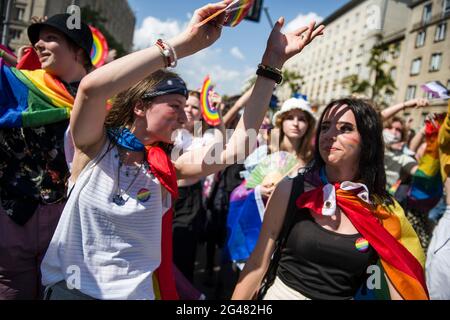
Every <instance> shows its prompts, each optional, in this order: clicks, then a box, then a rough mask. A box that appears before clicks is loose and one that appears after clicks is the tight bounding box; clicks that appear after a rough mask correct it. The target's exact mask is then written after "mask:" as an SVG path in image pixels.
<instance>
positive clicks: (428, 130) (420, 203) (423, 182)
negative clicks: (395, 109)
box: [408, 115, 444, 212]
mask: <svg viewBox="0 0 450 320" xmlns="http://www.w3.org/2000/svg"><path fill="white" fill-rule="evenodd" d="M443 120H444V115H440V116H438V117H437V119H436V120H434V121H431V120H426V121H425V138H426V143H427V148H426V150H425V154H424V155H423V157H422V158H421V159H420V161H419V167H418V168H417V171H416V172H415V173H414V175H413V180H412V184H411V188H410V190H409V192H408V206H410V207H411V208H415V209H417V210H420V211H423V212H428V211H429V210H431V209H432V208H433V207H434V206H435V205H436V204H437V203H438V202H439V200H440V199H441V197H442V194H443V189H444V187H443V184H442V178H441V173H440V161H439V141H438V134H439V129H440V127H441V124H442V122H443Z"/></svg>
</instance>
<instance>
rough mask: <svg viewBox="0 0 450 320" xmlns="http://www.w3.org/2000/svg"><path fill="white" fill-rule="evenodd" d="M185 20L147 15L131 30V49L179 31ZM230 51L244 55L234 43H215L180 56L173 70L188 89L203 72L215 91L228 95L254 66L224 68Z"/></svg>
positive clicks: (199, 81)
mask: <svg viewBox="0 0 450 320" xmlns="http://www.w3.org/2000/svg"><path fill="white" fill-rule="evenodd" d="M187 24H188V21H185V22H182V21H179V20H175V19H167V20H165V21H162V20H159V19H158V18H155V17H151V16H149V17H147V18H145V19H144V20H143V22H142V24H141V25H140V26H138V27H137V29H136V30H135V32H134V49H135V50H139V49H143V48H148V47H149V46H151V45H153V44H154V43H155V42H156V40H157V39H158V38H162V39H170V38H171V37H173V36H176V35H178V34H179V33H180V32H182V30H184V29H185V28H186V27H187ZM230 53H231V55H233V56H234V57H235V58H237V59H239V60H244V59H245V57H244V55H243V54H242V52H241V51H240V50H239V48H237V47H234V48H232V49H231V50H230V51H224V50H222V48H220V47H217V45H215V46H214V47H210V48H207V49H204V50H202V51H200V52H197V53H196V54H194V55H192V56H190V57H187V58H184V59H181V60H180V61H179V62H178V66H177V68H176V69H175V70H174V71H175V72H177V73H179V74H180V76H181V77H183V79H184V80H185V81H186V82H187V85H188V87H189V88H190V89H196V88H199V87H200V86H201V85H202V83H203V80H204V78H205V76H206V75H210V77H211V80H212V82H213V83H214V84H215V85H216V88H217V92H219V93H220V94H227V95H232V94H238V93H241V91H242V89H243V86H244V84H245V82H246V80H247V78H248V77H249V76H250V75H251V74H254V72H255V70H253V69H252V68H250V67H247V66H242V65H238V64H236V66H235V67H234V68H227V67H226V66H225V65H224V62H225V61H228V60H229V54H230ZM242 70H244V71H242Z"/></svg>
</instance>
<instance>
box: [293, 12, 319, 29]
mask: <svg viewBox="0 0 450 320" xmlns="http://www.w3.org/2000/svg"><path fill="white" fill-rule="evenodd" d="M322 20H323V17H321V16H319V15H318V14H317V13H315V12H310V13H308V14H306V15H305V14H301V13H300V14H299V15H298V16H297V17H296V18H295V19H294V20H292V21H290V22H289V23H288V24H287V25H286V27H285V30H284V31H285V32H286V31H294V30H295V29H298V28H301V27H303V26H306V25H308V24H309V23H310V22H311V21H316V23H320V22H322Z"/></svg>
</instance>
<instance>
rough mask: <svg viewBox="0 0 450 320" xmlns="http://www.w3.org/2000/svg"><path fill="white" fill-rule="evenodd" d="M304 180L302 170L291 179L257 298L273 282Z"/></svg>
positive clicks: (261, 296) (263, 293)
mask: <svg viewBox="0 0 450 320" xmlns="http://www.w3.org/2000/svg"><path fill="white" fill-rule="evenodd" d="M303 189H304V182H303V172H299V173H298V174H297V176H296V177H295V178H294V180H293V181H292V190H291V195H290V197H289V204H288V207H287V209H286V215H285V217H284V222H283V226H282V227H281V232H280V234H279V235H278V239H277V241H276V244H275V250H274V252H273V255H272V259H271V260H270V263H269V267H268V268H267V271H266V273H265V275H264V278H263V280H262V282H261V286H260V288H259V290H258V292H257V295H256V298H257V299H258V300H261V299H263V297H264V296H265V295H266V293H267V290H268V289H269V287H270V286H271V285H272V284H273V282H274V280H275V277H276V273H277V268H278V264H279V261H280V258H281V250H282V248H283V247H284V246H285V244H286V240H287V238H288V237H287V236H288V234H289V232H290V230H291V227H292V224H293V221H294V218H295V214H296V213H297V212H298V209H297V206H296V204H295V202H296V200H297V198H298V197H299V196H300V195H301V194H302V193H303Z"/></svg>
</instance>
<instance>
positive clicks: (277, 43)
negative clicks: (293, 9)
mask: <svg viewBox="0 0 450 320" xmlns="http://www.w3.org/2000/svg"><path fill="white" fill-rule="evenodd" d="M283 25H284V18H280V19H278V21H277V23H276V24H275V26H274V28H273V30H272V33H271V34H270V36H269V39H268V40H267V47H266V51H265V53H264V57H263V61H262V63H263V64H266V65H269V66H271V67H275V68H279V69H281V67H282V66H283V64H284V63H285V62H286V61H287V60H288V59H290V58H291V57H293V56H295V55H296V54H298V53H300V52H301V51H302V50H303V49H304V48H305V47H306V46H307V45H308V44H309V43H311V41H313V40H314V39H315V38H316V37H317V36H319V35H322V34H323V30H324V29H325V27H324V26H323V25H321V26H319V27H317V28H316V23H315V22H311V23H310V24H309V26H304V27H301V28H299V29H297V30H294V31H291V32H287V33H283V32H281V28H282V27H283Z"/></svg>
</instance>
